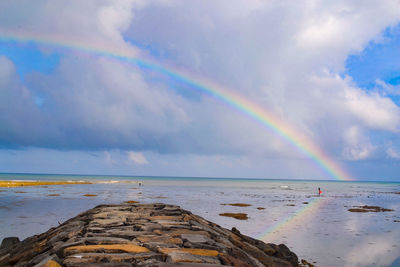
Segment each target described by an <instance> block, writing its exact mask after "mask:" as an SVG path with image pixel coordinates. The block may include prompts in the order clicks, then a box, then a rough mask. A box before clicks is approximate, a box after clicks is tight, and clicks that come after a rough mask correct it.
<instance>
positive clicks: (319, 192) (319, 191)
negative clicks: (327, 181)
mask: <svg viewBox="0 0 400 267" xmlns="http://www.w3.org/2000/svg"><path fill="white" fill-rule="evenodd" d="M321 194H322V191H321V188H319V187H318V196H319V197H320V196H321Z"/></svg>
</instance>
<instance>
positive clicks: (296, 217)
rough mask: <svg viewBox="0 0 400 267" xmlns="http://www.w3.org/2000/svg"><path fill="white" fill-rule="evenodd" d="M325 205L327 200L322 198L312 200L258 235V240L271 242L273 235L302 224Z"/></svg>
mask: <svg viewBox="0 0 400 267" xmlns="http://www.w3.org/2000/svg"><path fill="white" fill-rule="evenodd" d="M325 203H326V199H325V198H322V197H316V198H314V199H312V200H311V201H310V202H308V204H307V205H306V206H304V207H302V208H301V209H299V210H297V211H296V212H295V213H293V214H291V215H289V216H287V217H286V218H285V219H283V220H281V221H280V222H278V223H276V224H274V225H271V226H270V227H268V228H267V229H265V230H263V231H262V232H261V233H259V234H257V235H256V238H258V239H260V240H262V241H264V242H267V241H268V242H270V240H271V236H272V235H274V234H277V233H278V232H279V231H280V230H281V229H284V228H290V226H292V225H293V224H294V223H296V222H301V221H302V220H306V219H307V218H310V215H311V214H313V213H314V212H316V211H317V210H318V209H320V208H321V206H322V205H324V204H325Z"/></svg>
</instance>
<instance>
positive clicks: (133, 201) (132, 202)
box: [125, 200, 139, 204]
mask: <svg viewBox="0 0 400 267" xmlns="http://www.w3.org/2000/svg"><path fill="white" fill-rule="evenodd" d="M125 203H128V204H135V203H139V201H135V200H128V201H125Z"/></svg>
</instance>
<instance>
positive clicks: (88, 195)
mask: <svg viewBox="0 0 400 267" xmlns="http://www.w3.org/2000/svg"><path fill="white" fill-rule="evenodd" d="M83 196H84V197H96V196H97V195H96V194H84V195H83Z"/></svg>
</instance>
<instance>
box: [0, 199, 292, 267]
mask: <svg viewBox="0 0 400 267" xmlns="http://www.w3.org/2000/svg"><path fill="white" fill-rule="evenodd" d="M14 265H16V266H37V267H45V266H53V267H58V266H66V267H73V266H74V267H75V266H84V267H89V266H161V267H162V266H164V267H169V266H192V267H213V266H214V267H215V266H226V265H229V266H276V267H279V266H288V267H289V266H298V258H297V256H296V254H294V253H293V252H291V251H290V250H289V249H288V248H287V247H286V246H285V245H283V244H281V245H275V244H266V243H264V242H262V241H260V240H257V239H253V238H251V237H248V236H246V235H243V234H241V233H240V232H239V230H237V229H236V228H233V229H232V231H229V230H227V229H225V228H222V227H220V226H219V225H217V224H215V223H212V222H209V221H207V220H205V219H203V218H201V217H199V216H196V215H194V214H192V213H191V212H189V211H186V210H183V209H181V208H180V207H178V206H173V205H165V204H160V203H157V204H122V205H101V206H97V207H96V208H94V209H91V210H88V211H86V212H84V213H81V214H80V215H78V216H76V217H74V218H72V219H70V220H68V221H66V222H65V223H63V224H61V225H60V226H58V227H57V228H52V229H50V230H49V231H47V232H45V233H43V234H40V235H35V236H32V237H29V238H27V239H25V240H23V241H22V242H19V240H18V239H17V238H5V239H4V240H3V243H2V246H1V248H0V266H14Z"/></svg>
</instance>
